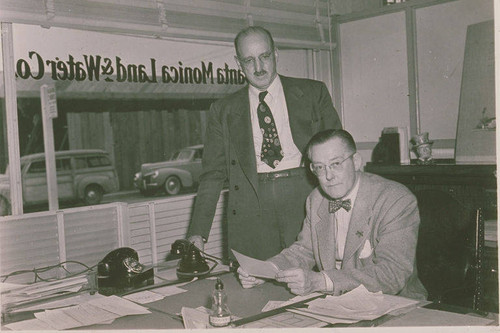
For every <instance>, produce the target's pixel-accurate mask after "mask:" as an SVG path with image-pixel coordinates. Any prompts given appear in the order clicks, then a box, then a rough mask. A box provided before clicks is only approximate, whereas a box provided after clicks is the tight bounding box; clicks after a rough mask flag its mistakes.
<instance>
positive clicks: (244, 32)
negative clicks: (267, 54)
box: [234, 26, 274, 56]
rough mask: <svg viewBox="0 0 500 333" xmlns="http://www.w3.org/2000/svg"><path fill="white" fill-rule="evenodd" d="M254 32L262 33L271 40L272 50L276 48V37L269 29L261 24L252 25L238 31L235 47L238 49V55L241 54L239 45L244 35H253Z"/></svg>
mask: <svg viewBox="0 0 500 333" xmlns="http://www.w3.org/2000/svg"><path fill="white" fill-rule="evenodd" d="M252 34H260V35H263V36H265V37H267V39H268V40H269V45H270V46H271V50H274V39H273V36H272V35H271V33H270V32H269V30H267V29H265V28H263V27H261V26H251V27H246V28H245V29H243V30H241V31H240V32H238V34H237V35H236V37H235V38H234V48H235V50H236V55H237V56H239V49H238V45H239V43H240V41H241V39H242V38H243V37H246V36H249V35H252Z"/></svg>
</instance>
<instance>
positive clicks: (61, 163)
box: [56, 158, 71, 171]
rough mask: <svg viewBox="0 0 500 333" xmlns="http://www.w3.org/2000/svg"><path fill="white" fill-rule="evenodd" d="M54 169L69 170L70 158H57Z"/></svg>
mask: <svg viewBox="0 0 500 333" xmlns="http://www.w3.org/2000/svg"><path fill="white" fill-rule="evenodd" d="M56 170H57V171H65V170H71V160H70V159H69V158H62V159H57V160H56Z"/></svg>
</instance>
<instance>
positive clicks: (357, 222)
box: [343, 174, 372, 263]
mask: <svg viewBox="0 0 500 333" xmlns="http://www.w3.org/2000/svg"><path fill="white" fill-rule="evenodd" d="M359 181H360V184H359V189H358V194H357V197H356V201H355V202H354V207H353V210H352V215H351V221H350V222H349V230H348V231H347V239H346V244H345V249H344V258H343V262H344V263H345V262H347V261H348V260H349V259H350V258H351V257H352V256H353V254H354V252H356V250H357V249H358V248H359V247H360V246H361V245H362V244H363V242H364V241H365V239H366V238H367V237H368V234H369V230H370V221H371V210H370V206H371V204H370V203H371V201H372V200H371V195H370V189H369V188H368V184H366V181H365V179H364V177H363V175H362V174H360V180H359Z"/></svg>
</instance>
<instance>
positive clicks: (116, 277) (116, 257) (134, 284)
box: [97, 247, 154, 295]
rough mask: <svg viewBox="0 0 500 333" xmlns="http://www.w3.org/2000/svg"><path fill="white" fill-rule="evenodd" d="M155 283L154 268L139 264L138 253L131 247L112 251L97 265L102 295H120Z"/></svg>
mask: <svg viewBox="0 0 500 333" xmlns="http://www.w3.org/2000/svg"><path fill="white" fill-rule="evenodd" d="M153 283H154V275H153V268H149V269H148V268H146V266H144V265H142V264H141V263H139V256H138V254H137V252H136V251H135V250H134V249H131V248H130V247H121V248H119V249H116V250H113V251H111V252H110V253H108V254H107V255H106V256H105V257H104V258H103V259H102V260H101V261H100V262H99V263H98V264H97V288H98V291H99V293H100V294H103V295H112V294H119V293H122V292H126V291H130V290H133V289H135V288H139V287H143V286H146V285H151V284H153Z"/></svg>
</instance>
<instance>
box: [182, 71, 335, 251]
mask: <svg viewBox="0 0 500 333" xmlns="http://www.w3.org/2000/svg"><path fill="white" fill-rule="evenodd" d="M280 79H281V83H282V85H283V90H284V94H285V99H286V105H287V109H288V117H289V121H290V129H291V132H292V137H293V141H294V143H295V145H296V146H297V148H298V149H299V150H300V151H303V150H304V148H305V147H306V145H307V143H308V141H309V139H310V138H311V137H312V135H313V134H315V133H317V132H319V131H321V130H324V129H328V128H342V125H341V123H340V120H339V117H338V115H337V112H336V111H335V109H334V108H333V104H332V100H331V97H330V94H329V93H328V90H327V88H326V86H325V84H324V83H323V82H320V81H315V80H309V79H297V78H289V77H285V76H280ZM249 105H250V103H249V99H248V86H246V87H245V88H243V89H240V90H239V91H237V92H236V93H234V94H232V95H229V96H227V97H225V98H223V99H221V100H218V101H216V102H215V103H213V104H212V106H211V107H210V111H209V114H208V121H207V130H206V137H205V147H204V151H203V174H202V175H201V177H200V186H199V188H198V196H197V198H196V202H195V208H194V212H193V216H192V219H191V224H190V226H189V230H188V236H191V235H201V236H203V237H205V238H207V239H208V235H209V233H210V229H211V226H212V221H213V218H214V213H215V208H216V205H217V201H218V199H219V195H220V191H221V189H222V187H223V184H224V182H225V181H226V180H229V203H228V206H227V207H226V211H227V218H228V238H229V247H230V248H234V249H235V250H238V244H239V243H241V242H254V241H258V240H254V239H252V234H251V233H252V221H254V220H255V219H258V218H259V213H260V212H259V198H258V178H257V167H256V159H255V149H254V143H253V136H252V127H251V120H250V106H249ZM304 204H305V203H304ZM255 245H256V246H258V244H257V243H256V244H255Z"/></svg>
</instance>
